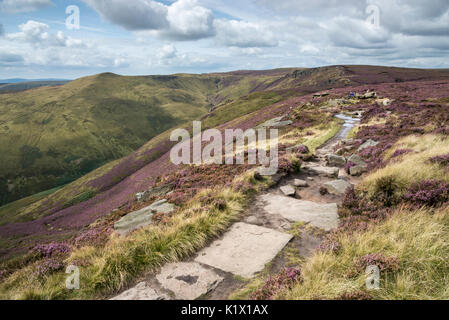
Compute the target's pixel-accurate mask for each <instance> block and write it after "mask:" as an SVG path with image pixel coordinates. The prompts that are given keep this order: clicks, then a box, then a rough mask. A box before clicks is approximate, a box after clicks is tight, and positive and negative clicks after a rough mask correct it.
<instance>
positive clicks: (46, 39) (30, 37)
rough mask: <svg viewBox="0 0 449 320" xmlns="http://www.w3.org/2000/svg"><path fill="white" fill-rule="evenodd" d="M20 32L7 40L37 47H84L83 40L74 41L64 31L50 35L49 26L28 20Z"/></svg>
mask: <svg viewBox="0 0 449 320" xmlns="http://www.w3.org/2000/svg"><path fill="white" fill-rule="evenodd" d="M19 29H20V32H16V33H10V34H7V35H6V38H7V39H9V40H13V41H21V42H27V43H31V44H33V45H35V46H55V47H75V46H83V43H82V41H81V40H77V39H73V38H71V37H67V36H65V35H64V33H63V32H62V31H58V32H57V33H56V34H53V33H50V32H49V30H50V27H49V25H48V24H45V23H42V22H38V21H34V20H28V21H27V22H26V23H24V24H21V25H19Z"/></svg>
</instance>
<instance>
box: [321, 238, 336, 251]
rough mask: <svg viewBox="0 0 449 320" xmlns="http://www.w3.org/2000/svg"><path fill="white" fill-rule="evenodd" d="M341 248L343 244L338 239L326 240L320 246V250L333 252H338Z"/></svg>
mask: <svg viewBox="0 0 449 320" xmlns="http://www.w3.org/2000/svg"><path fill="white" fill-rule="evenodd" d="M340 249H341V244H340V242H338V241H333V240H331V239H326V240H324V241H323V242H322V243H321V244H320V246H319V247H318V249H317V250H318V251H323V252H326V251H330V252H332V253H337V252H338V251H340Z"/></svg>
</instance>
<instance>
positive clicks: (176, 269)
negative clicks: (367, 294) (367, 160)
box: [113, 115, 357, 300]
mask: <svg viewBox="0 0 449 320" xmlns="http://www.w3.org/2000/svg"><path fill="white" fill-rule="evenodd" d="M338 117H339V118H340V119H343V120H345V124H344V125H343V127H342V129H341V130H340V132H339V133H338V134H337V135H336V136H335V137H334V138H332V139H331V140H330V141H328V142H327V143H326V144H324V145H323V146H322V147H321V148H319V149H318V150H317V151H316V161H314V162H309V163H304V164H303V170H301V173H298V174H295V175H289V176H287V177H283V178H281V179H280V181H279V183H278V185H277V186H276V187H273V188H272V189H270V190H268V191H267V192H266V193H264V194H261V195H259V196H258V197H257V198H256V199H255V201H254V203H253V204H252V206H251V207H250V208H249V210H248V213H247V214H246V215H245V218H244V220H243V221H241V222H238V223H235V224H234V225H233V226H232V227H231V228H230V230H228V231H227V232H226V233H225V234H224V235H223V236H222V237H221V238H220V239H218V240H216V241H214V242H212V243H211V244H210V245H209V246H208V247H206V248H204V249H203V250H201V251H200V252H198V253H197V255H196V256H195V257H193V258H191V259H190V260H189V261H186V262H178V263H171V264H167V265H165V266H164V267H163V268H162V270H161V271H160V272H159V273H158V274H157V275H156V276H154V277H151V278H147V279H144V281H142V282H140V283H139V284H137V285H136V286H135V287H133V288H131V289H129V290H127V291H125V292H123V293H122V294H120V295H119V296H117V297H115V298H113V299H116V300H128V299H129V300H157V299H182V300H193V299H227V298H228V297H229V294H230V293H232V292H233V291H235V290H236V289H239V288H241V287H242V286H243V285H244V282H242V281H241V280H242V279H250V278H253V277H254V276H256V275H257V274H258V273H259V272H261V271H262V270H264V269H265V268H266V265H267V264H268V263H270V264H271V265H272V268H274V269H273V270H272V271H274V272H276V271H279V270H280V269H281V268H282V267H283V266H284V265H285V261H284V259H282V257H281V255H280V253H281V252H282V251H283V249H284V248H285V247H286V246H287V245H289V246H293V247H294V248H295V249H297V252H298V253H299V255H300V256H301V258H307V257H308V256H310V255H311V254H312V253H313V251H314V250H315V249H316V248H317V247H318V246H319V244H320V242H321V241H322V237H323V235H324V234H325V233H326V232H327V231H329V230H331V229H333V228H336V227H337V225H338V215H337V207H338V204H339V202H340V201H341V196H342V194H343V193H344V191H345V190H346V188H348V187H349V186H350V185H351V183H353V184H355V183H357V181H356V179H355V178H353V177H350V176H349V175H347V174H346V172H345V171H344V170H343V169H342V167H343V166H344V163H345V161H346V160H345V159H344V158H341V157H338V156H337V155H333V153H334V147H335V146H336V144H338V143H339V142H340V141H341V140H343V139H345V138H346V136H347V134H348V132H349V131H350V129H351V128H352V127H354V126H355V125H356V124H357V119H353V118H351V117H346V116H343V115H338ZM323 188H325V189H326V190H328V193H327V194H322V193H323V192H322V190H323ZM320 191H321V192H320ZM297 223H303V224H304V226H309V227H310V228H301V229H300V231H299V234H295V235H293V234H294V233H292V232H289V231H290V230H291V229H292V227H293V226H294V225H295V224H297ZM310 230H315V231H316V230H318V231H321V232H313V231H310Z"/></svg>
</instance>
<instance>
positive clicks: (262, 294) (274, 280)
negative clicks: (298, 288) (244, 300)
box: [249, 268, 301, 300]
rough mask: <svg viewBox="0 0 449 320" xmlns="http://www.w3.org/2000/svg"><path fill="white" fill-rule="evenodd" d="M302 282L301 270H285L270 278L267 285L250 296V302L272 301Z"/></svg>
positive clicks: (266, 281)
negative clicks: (285, 290)
mask: <svg viewBox="0 0 449 320" xmlns="http://www.w3.org/2000/svg"><path fill="white" fill-rule="evenodd" d="M300 281H301V270H299V269H296V268H285V269H283V270H282V271H281V272H280V273H279V274H277V275H275V276H270V277H269V278H268V279H267V280H265V283H264V284H263V285H262V286H261V287H260V288H259V289H257V290H256V291H255V292H253V293H252V294H251V295H250V297H249V298H250V300H272V299H273V298H274V297H275V296H276V294H277V293H279V292H280V291H282V290H284V289H291V288H292V287H293V286H294V285H295V284H297V283H298V282H300Z"/></svg>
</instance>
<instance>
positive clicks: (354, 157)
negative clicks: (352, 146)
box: [348, 154, 367, 168]
mask: <svg viewBox="0 0 449 320" xmlns="http://www.w3.org/2000/svg"><path fill="white" fill-rule="evenodd" d="M348 162H352V163H355V164H356V165H359V166H362V167H365V168H366V167H367V164H366V162H365V161H363V159H362V158H361V157H360V156H359V155H357V154H353V155H352V156H350V157H349V159H348Z"/></svg>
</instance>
